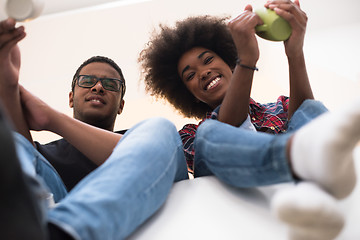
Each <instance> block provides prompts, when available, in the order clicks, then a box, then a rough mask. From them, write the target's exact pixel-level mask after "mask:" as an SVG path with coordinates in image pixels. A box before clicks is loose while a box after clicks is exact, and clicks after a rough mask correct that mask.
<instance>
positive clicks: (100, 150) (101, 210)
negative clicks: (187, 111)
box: [0, 19, 188, 240]
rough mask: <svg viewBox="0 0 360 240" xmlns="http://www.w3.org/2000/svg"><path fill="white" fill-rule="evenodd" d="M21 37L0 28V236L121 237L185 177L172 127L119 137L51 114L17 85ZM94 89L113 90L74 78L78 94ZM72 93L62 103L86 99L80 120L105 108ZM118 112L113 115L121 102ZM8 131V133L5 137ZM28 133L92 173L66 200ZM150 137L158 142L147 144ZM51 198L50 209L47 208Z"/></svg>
mask: <svg viewBox="0 0 360 240" xmlns="http://www.w3.org/2000/svg"><path fill="white" fill-rule="evenodd" d="M24 37H25V32H24V28H23V27H19V28H16V27H15V21H14V20H13V19H7V20H5V21H2V22H0V100H1V103H2V105H3V108H4V112H5V114H4V113H3V112H2V111H0V133H1V137H0V146H1V151H2V154H3V156H4V157H1V159H0V166H1V168H0V176H1V182H0V191H1V192H2V197H1V198H0V207H1V209H0V211H1V215H0V223H1V224H0V231H1V236H2V237H4V238H5V239H39V240H40V239H124V238H126V237H127V236H128V235H130V234H131V233H132V232H133V231H134V230H135V229H136V228H137V227H138V226H139V225H140V224H142V223H143V222H144V221H145V220H146V219H147V218H149V217H150V216H151V215H152V214H153V213H154V212H155V211H156V210H157V209H158V208H159V207H160V206H161V205H162V204H163V203H164V201H165V199H166V197H167V194H168V192H169V191H170V188H171V186H172V183H173V182H174V181H179V180H182V179H186V178H187V177H188V176H187V169H186V163H185V159H184V155H183V152H182V147H181V146H182V144H181V140H180V137H179V135H178V133H177V130H176V128H175V126H174V125H173V124H172V123H170V122H169V121H167V120H165V119H161V118H155V119H150V120H147V121H143V122H141V123H139V124H137V125H136V126H134V127H133V128H132V129H130V130H128V131H127V133H126V134H125V135H120V134H116V133H112V132H110V131H107V130H104V129H100V128H97V127H93V126H91V125H89V124H86V123H83V122H82V121H79V120H77V119H74V118H71V117H68V116H67V115H65V114H62V113H60V112H57V111H55V110H54V109H52V108H50V107H49V106H48V105H47V104H45V103H44V102H42V101H41V100H39V99H38V98H36V97H35V96H33V95H32V94H30V93H29V92H27V91H26V90H25V89H24V88H22V87H21V86H20V85H19V84H18V77H19V69H20V51H19V48H18V46H17V43H18V42H19V41H20V40H21V39H23V38H24ZM89 74H94V73H89ZM96 77H101V78H102V77H103V76H101V75H100V76H96ZM94 79H95V80H94ZM99 81H100V83H99ZM94 83H95V86H96V84H98V85H97V86H96V87H95V88H99V89H100V91H103V90H101V88H102V87H105V88H108V89H113V90H119V89H120V87H119V86H118V85H116V84H117V80H114V79H112V80H108V79H97V78H94V77H91V78H87V77H85V78H82V77H78V78H77V84H78V86H82V87H83V88H84V87H85V86H87V87H88V88H90V89H93V88H92V87H91V86H92V85H93V84H94ZM99 84H101V87H100V85H99ZM79 89H81V88H76V89H75V95H76V94H79V95H78V96H77V97H76V96H75V97H74V99H73V103H72V100H70V105H71V104H73V106H75V105H76V104H77V103H75V102H76V101H77V100H79V104H84V106H86V105H87V102H86V101H88V100H89V98H90V102H91V103H90V104H88V105H87V106H89V105H90V107H84V108H81V109H82V110H84V113H86V114H88V115H87V116H94V115H95V114H94V113H95V112H96V111H97V110H98V109H96V107H94V105H95V106H100V107H101V106H102V105H100V104H104V103H107V99H108V98H107V97H105V95H104V96H96V95H95V96H93V95H91V93H89V92H88V93H87V94H86V93H85V92H83V93H85V94H83V95H82V94H80V93H81V92H80V91H81V90H79ZM77 90H79V92H78V93H77ZM83 90H84V91H85V88H84V89H83ZM93 91H95V89H94V90H93ZM114 92H115V91H114ZM88 95H90V96H91V97H89V98H88V97H86V96H88ZM82 96H83V97H82ZM109 98H110V97H109ZM114 99H118V100H120V99H121V97H119V96H118V97H115V96H114ZM114 102H116V101H115V100H114ZM104 105H106V104H104ZM91 106H92V107H91ZM118 106H119V108H118V111H119V110H120V106H121V102H120V105H118ZM121 109H122V108H121ZM85 110H89V111H85ZM110 112H112V111H110ZM90 113H92V114H90ZM5 115H6V116H7V119H9V120H10V121H11V123H12V126H11V127H9V126H8V124H7V123H6V122H7V121H6V120H5ZM80 115H81V114H79V116H80ZM87 119H91V118H90V117H89V118H87ZM10 129H14V130H15V131H14V132H12V133H11V132H10ZM29 129H33V130H48V131H52V132H54V133H56V134H59V135H60V136H63V137H64V138H65V139H67V141H68V142H69V144H71V145H73V146H74V147H75V148H77V149H79V150H80V151H81V152H83V153H84V155H85V156H87V157H88V158H89V159H90V160H91V161H93V162H94V163H95V164H96V165H98V166H99V167H98V168H97V169H95V170H94V171H93V172H92V173H91V174H89V175H87V176H86V177H85V178H84V179H83V180H82V181H81V182H80V183H79V184H77V185H76V187H75V188H74V189H73V190H72V191H71V193H69V194H68V193H67V191H66V188H65V186H64V184H63V182H62V181H61V179H60V177H59V176H58V173H57V172H56V170H55V169H54V168H53V166H52V165H51V164H50V163H49V162H48V161H47V160H46V159H45V158H44V157H43V156H42V155H41V154H40V153H39V152H38V151H37V150H36V149H35V148H34V145H33V142H32V137H31V135H30V132H29ZM154 136H156V137H157V138H159V139H158V140H157V141H155V142H154V141H153V139H154ZM100 165H101V166H100ZM51 194H53V195H54V199H55V202H56V203H57V205H56V206H55V207H53V208H48V202H47V201H48V199H49V196H51Z"/></svg>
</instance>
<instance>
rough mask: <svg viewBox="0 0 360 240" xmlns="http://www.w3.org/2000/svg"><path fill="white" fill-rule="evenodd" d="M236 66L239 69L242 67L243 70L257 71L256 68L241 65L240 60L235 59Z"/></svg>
mask: <svg viewBox="0 0 360 240" xmlns="http://www.w3.org/2000/svg"><path fill="white" fill-rule="evenodd" d="M236 64H237V65H239V66H240V67H243V68H247V69H251V70H253V71H259V69H258V68H257V67H256V66H255V67H250V66H247V65H244V64H241V60H239V59H236Z"/></svg>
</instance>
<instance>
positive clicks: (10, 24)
mask: <svg viewBox="0 0 360 240" xmlns="http://www.w3.org/2000/svg"><path fill="white" fill-rule="evenodd" d="M15 24H16V22H15V20H14V19H7V20H4V21H1V22H0V99H1V102H2V104H3V107H4V110H5V112H6V114H7V116H8V118H9V119H10V121H11V122H12V124H13V127H14V128H15V130H16V131H17V132H19V133H20V134H22V135H23V136H24V137H25V138H27V139H28V140H29V141H30V142H32V138H31V134H30V131H29V128H28V125H27V123H26V120H25V118H24V116H23V110H22V107H21V103H20V92H19V85H18V80H19V70H20V63H21V60H20V50H19V47H18V46H17V43H18V42H19V41H21V40H22V39H23V38H24V37H25V35H26V34H25V31H24V27H15Z"/></svg>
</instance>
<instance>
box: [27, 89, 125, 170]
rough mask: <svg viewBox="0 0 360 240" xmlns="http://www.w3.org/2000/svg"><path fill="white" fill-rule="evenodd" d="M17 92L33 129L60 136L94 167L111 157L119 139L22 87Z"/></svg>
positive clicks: (119, 135) (116, 135) (119, 137)
mask: <svg viewBox="0 0 360 240" xmlns="http://www.w3.org/2000/svg"><path fill="white" fill-rule="evenodd" d="M20 93H21V101H22V105H23V108H24V114H25V117H26V119H27V122H28V124H29V126H30V128H31V129H32V130H37V131H40V130H47V131H51V132H53V133H56V134H58V135H60V136H62V137H63V138H65V139H66V140H67V141H68V142H69V143H70V144H72V145H73V146H74V147H75V148H77V149H78V150H79V151H80V152H82V153H83V154H84V155H85V156H86V157H88V158H89V159H90V160H91V161H93V162H94V163H95V164H97V165H101V164H102V163H103V162H104V161H105V160H106V159H107V158H108V157H109V156H110V155H111V153H112V151H113V149H114V148H115V146H116V144H117V143H118V141H119V140H120V139H121V137H122V135H121V134H117V133H113V132H110V131H106V130H103V129H100V128H97V127H93V126H91V125H89V124H86V123H83V122H81V121H79V120H76V119H74V118H71V117H69V116H67V115H66V114H63V113H61V112H58V111H56V110H54V109H53V108H51V107H50V106H49V105H47V104H46V103H44V102H43V101H42V100H40V99H39V98H37V97H35V96H34V95H32V94H31V93H30V92H29V91H27V90H26V89H25V88H23V87H21V86H20Z"/></svg>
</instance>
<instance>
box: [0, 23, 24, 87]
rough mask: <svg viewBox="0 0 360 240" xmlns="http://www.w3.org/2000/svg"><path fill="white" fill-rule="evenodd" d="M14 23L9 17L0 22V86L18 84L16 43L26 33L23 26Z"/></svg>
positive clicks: (17, 48)
mask: <svg viewBox="0 0 360 240" xmlns="http://www.w3.org/2000/svg"><path fill="white" fill-rule="evenodd" d="M15 24H16V22H15V20H14V19H11V18H8V19H6V20H4V21H1V22H0V83H1V84H0V86H1V85H2V86H5V85H6V86H15V87H17V84H18V79H19V69H20V62H21V61H20V50H19V47H18V45H17V43H18V42H19V41H20V40H22V39H23V38H24V37H25V36H26V34H25V31H24V27H22V26H21V27H15ZM0 89H2V88H1V87H0Z"/></svg>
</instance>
